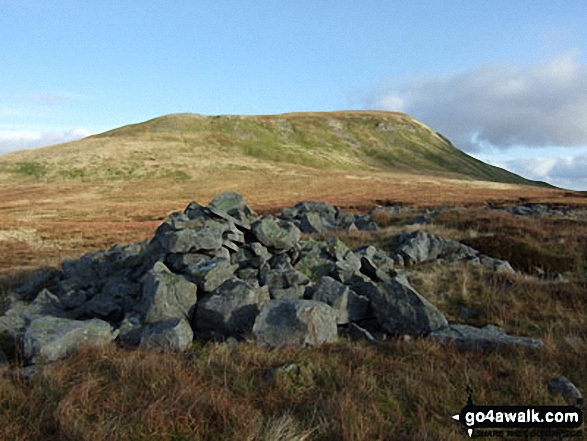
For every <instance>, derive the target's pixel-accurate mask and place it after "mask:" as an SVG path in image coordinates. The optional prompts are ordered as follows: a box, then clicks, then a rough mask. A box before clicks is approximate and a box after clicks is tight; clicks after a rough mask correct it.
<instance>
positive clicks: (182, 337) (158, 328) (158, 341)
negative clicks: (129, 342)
mask: <svg viewBox="0 0 587 441" xmlns="http://www.w3.org/2000/svg"><path fill="white" fill-rule="evenodd" d="M193 339H194V333H193V331H192V328H191V327H190V324H189V323H188V321H187V320H185V319H183V318H171V319H167V320H164V321H161V322H157V323H152V324H150V325H148V326H147V327H146V329H145V330H144V332H143V335H142V337H141V343H140V346H141V347H143V348H146V349H164V350H170V351H179V352H183V351H185V350H186V349H188V348H189V347H190V346H191V345H192V341H193Z"/></svg>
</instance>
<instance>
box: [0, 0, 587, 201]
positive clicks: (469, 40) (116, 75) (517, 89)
mask: <svg viewBox="0 0 587 441" xmlns="http://www.w3.org/2000/svg"><path fill="white" fill-rule="evenodd" d="M88 3H89V2H80V1H79V0H78V1H72V0H54V1H47V0H45V1H42V0H0V153H6V152H8V151H11V150H17V149H22V148H32V147H35V146H39V145H46V144H52V143H57V142H63V141H67V140H71V139H77V138H80V137H82V136H85V135H88V134H92V133H98V132H101V131H105V130H109V129H112V128H115V127H118V126H121V125H125V124H129V123H134V122H140V121H144V120H147V119H151V118H154V117H156V116H160V115H164V114H169V113H178V112H195V113H202V114H272V113H283V112H291V111H328V110H339V109H373V108H375V109H387V110H400V111H405V112H407V113H409V114H411V115H412V116H414V117H416V118H418V119H420V120H422V121H423V122H425V123H427V124H428V125H430V126H431V127H433V128H434V129H436V130H438V131H440V132H441V133H443V134H444V135H445V136H447V137H449V138H450V139H451V140H453V142H454V143H455V145H457V146H458V147H459V148H461V149H463V150H465V151H467V152H469V153H470V154H473V155H474V156H476V157H479V158H480V159H483V160H486V161H488V162H491V163H493V164H497V165H500V166H504V167H506V168H508V169H510V170H512V171H515V172H518V173H521V174H523V175H524V176H527V177H530V178H533V179H542V180H547V181H549V182H552V183H554V184H556V185H562V186H565V187H567V188H576V189H586V190H587V58H586V57H587V47H586V46H587V20H585V17H587V2H585V1H584V0H579V1H572V0H568V1H553V0H550V1H542V0H534V1H526V0H516V1H511V0H509V1H501V0H477V1H471V0H462V1H456V0H453V1H450V0H444V1H442V2H441V1H418V0H412V1H409V2H397V1H392V0H378V1H375V0H362V1H358V0H356V1H347V0H338V1H330V0H320V1H306V0H297V1H285V0H282V1H278V0H273V1H270V0H262V1H258V0H251V1H247V2H244V1H242V0H240V1H237V0H224V1H223V0H216V1H207V0H206V1H196V0H192V1H173V2H163V1H150V0H143V1H140V2H139V1H134V0H125V1H111V0H102V1H100V2H92V5H91V6H88V5H87V4H88Z"/></svg>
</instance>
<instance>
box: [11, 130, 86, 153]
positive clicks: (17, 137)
mask: <svg viewBox="0 0 587 441" xmlns="http://www.w3.org/2000/svg"><path fill="white" fill-rule="evenodd" d="M90 134H91V133H90V132H89V131H88V130H86V129H84V128H75V129H67V130H52V131H33V130H21V131H0V154H5V153H8V152H11V151H15V150H24V149H32V148H36V147H42V146H46V145H53V144H61V143H63V142H69V141H76V140H78V139H81V138H84V137H86V136H89V135H90Z"/></svg>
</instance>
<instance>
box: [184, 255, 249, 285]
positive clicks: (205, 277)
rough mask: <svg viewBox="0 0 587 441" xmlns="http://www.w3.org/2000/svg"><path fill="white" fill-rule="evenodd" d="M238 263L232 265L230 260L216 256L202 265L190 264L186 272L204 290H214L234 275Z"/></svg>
mask: <svg viewBox="0 0 587 441" xmlns="http://www.w3.org/2000/svg"><path fill="white" fill-rule="evenodd" d="M237 268H238V265H231V263H230V260H228V259H225V258H222V257H214V258H213V259H210V260H208V261H207V262H204V263H202V264H200V265H196V266H189V267H188V268H187V269H186V271H185V273H186V275H187V276H188V277H189V278H190V279H191V280H193V281H195V282H196V283H197V284H198V288H199V289H200V290H202V291H204V292H212V291H214V290H215V289H216V288H218V287H219V286H220V285H222V284H223V283H224V282H226V281H227V280H228V279H231V278H232V277H233V276H234V272H235V271H236V270H237Z"/></svg>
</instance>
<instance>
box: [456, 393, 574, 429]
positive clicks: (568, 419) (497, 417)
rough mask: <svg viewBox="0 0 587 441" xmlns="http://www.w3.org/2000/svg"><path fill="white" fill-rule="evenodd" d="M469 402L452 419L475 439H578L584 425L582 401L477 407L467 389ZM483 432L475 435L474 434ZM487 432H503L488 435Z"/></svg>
mask: <svg viewBox="0 0 587 441" xmlns="http://www.w3.org/2000/svg"><path fill="white" fill-rule="evenodd" d="M467 393H468V395H469V398H468V400H467V404H466V405H465V407H463V408H462V409H461V411H460V412H459V413H458V414H456V415H453V416H452V418H453V419H454V420H457V421H459V422H460V423H461V424H462V425H463V426H464V427H465V429H466V430H467V433H468V434H469V436H470V437H473V435H474V434H475V437H477V436H499V437H505V436H539V437H542V436H556V437H557V438H563V437H568V438H578V437H580V436H582V431H578V430H576V429H578V428H579V427H581V425H582V424H583V400H582V399H579V400H577V404H576V405H575V406H477V405H475V404H474V403H473V391H472V389H471V388H470V387H467ZM478 429H482V430H481V431H480V432H477V433H475V432H474V430H478ZM489 429H502V430H500V431H491V430H489Z"/></svg>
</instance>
